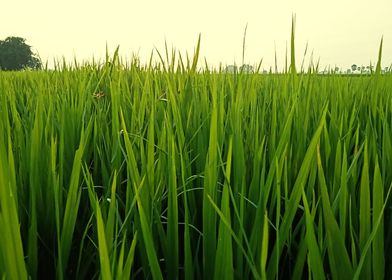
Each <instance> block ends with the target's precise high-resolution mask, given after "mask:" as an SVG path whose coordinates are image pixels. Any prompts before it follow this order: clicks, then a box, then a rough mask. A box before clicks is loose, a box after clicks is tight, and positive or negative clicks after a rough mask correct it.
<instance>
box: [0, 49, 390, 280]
mask: <svg viewBox="0 0 392 280" xmlns="http://www.w3.org/2000/svg"><path fill="white" fill-rule="evenodd" d="M167 60H168V61H167V62H166V61H162V63H160V64H159V65H155V64H154V65H153V64H151V65H150V66H147V67H145V66H142V65H140V64H139V63H138V61H137V60H134V61H133V62H132V63H130V64H129V65H128V66H123V65H121V64H120V63H119V59H118V57H117V56H116V55H114V57H112V58H108V59H107V61H106V63H103V64H100V65H99V64H90V65H82V66H77V65H74V66H73V67H70V66H67V65H63V66H61V67H59V68H58V69H56V70H54V71H53V70H44V71H24V72H0V131H1V134H0V236H1V239H0V277H1V278H2V279H27V278H28V277H31V278H32V279H44V278H45V277H46V279H53V278H55V277H56V278H58V279H98V278H101V279H112V278H113V279H134V278H137V279H162V278H165V279H177V278H179V279H233V278H234V279H303V278H314V279H359V278H360V279H371V278H373V279H383V278H384V277H385V278H389V277H392V267H391V266H390V265H389V266H388V265H386V264H388V263H391V262H392V256H391V255H390V254H389V252H390V251H391V250H392V202H391V199H390V196H389V193H390V189H391V186H392V171H391V170H392V75H381V74H380V72H379V67H378V68H377V69H376V72H375V73H373V74H372V75H367V76H340V75H337V74H333V73H331V74H330V75H318V74H317V71H316V69H314V68H312V67H310V68H309V69H308V70H307V71H304V72H301V73H297V72H296V71H295V68H294V67H290V71H287V73H284V74H267V75H260V74H251V73H234V74H229V73H224V72H222V71H220V72H219V71H210V70H208V69H204V70H202V71H198V70H197V69H198V68H197V67H196V61H197V55H196V56H195V59H194V60H193V61H192V60H191V61H185V62H184V63H182V62H183V60H181V59H180V60H177V59H175V58H173V59H171V58H168V59H167ZM177 62H179V63H177ZM292 62H293V58H292Z"/></svg>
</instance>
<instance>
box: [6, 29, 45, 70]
mask: <svg viewBox="0 0 392 280" xmlns="http://www.w3.org/2000/svg"><path fill="white" fill-rule="evenodd" d="M41 67H42V63H41V60H40V59H39V57H38V56H37V55H36V54H35V53H34V52H33V51H32V49H31V46H30V45H28V44H27V43H26V39H24V38H21V37H7V38H6V39H5V40H0V70H3V71H4V70H5V71H17V70H23V69H40V68H41Z"/></svg>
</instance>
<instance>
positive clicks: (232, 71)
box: [225, 65, 237, 74]
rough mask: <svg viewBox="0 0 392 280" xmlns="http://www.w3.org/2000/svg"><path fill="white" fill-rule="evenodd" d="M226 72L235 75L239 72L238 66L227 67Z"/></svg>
mask: <svg viewBox="0 0 392 280" xmlns="http://www.w3.org/2000/svg"><path fill="white" fill-rule="evenodd" d="M225 72H226V73H231V74H234V73H236V72H237V66H235V65H228V66H226V69H225Z"/></svg>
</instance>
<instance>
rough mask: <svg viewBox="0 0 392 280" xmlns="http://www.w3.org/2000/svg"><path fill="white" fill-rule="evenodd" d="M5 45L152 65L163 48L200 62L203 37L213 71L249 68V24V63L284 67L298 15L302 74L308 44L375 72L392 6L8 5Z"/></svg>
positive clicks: (384, 2)
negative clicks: (12, 40)
mask: <svg viewBox="0 0 392 280" xmlns="http://www.w3.org/2000/svg"><path fill="white" fill-rule="evenodd" d="M0 4H1V15H0V27H1V28H0V40H3V39H5V38H6V37H7V36H19V37H23V38H26V39H27V43H28V44H30V45H31V46H32V47H33V49H34V50H35V51H37V52H38V53H39V55H40V56H41V58H42V59H43V60H44V61H45V60H48V61H49V62H50V63H51V62H52V61H53V59H54V58H62V57H63V56H64V57H65V58H66V59H69V60H71V59H73V57H74V56H76V58H77V59H78V60H88V59H91V58H92V57H93V56H94V57H95V58H102V57H103V56H104V54H105V49H106V44H107V45H108V47H109V50H110V51H113V50H114V49H115V48H116V46H117V45H120V55H121V56H123V57H130V56H131V55H132V54H138V56H139V57H140V59H141V61H142V62H147V61H148V58H149V56H150V54H151V51H152V50H153V49H154V47H156V48H157V49H158V50H159V51H161V52H164V49H165V48H164V46H165V40H166V42H167V44H168V46H169V47H170V48H172V47H175V48H176V49H177V50H179V51H181V52H182V53H183V54H185V53H186V52H188V53H190V54H192V53H193V50H194V47H195V45H196V43H197V37H198V34H199V33H201V36H202V39H201V57H202V58H203V60H204V58H206V60H207V62H208V63H209V64H211V65H214V66H217V65H219V63H222V64H223V65H227V64H232V63H234V62H235V63H236V64H241V62H242V38H243V33H244V29H245V26H246V24H248V29H247V37H246V48H245V62H246V63H249V64H256V63H257V62H259V61H260V60H261V59H263V68H264V69H269V67H271V66H272V67H273V65H274V56H275V46H276V52H277V57H278V66H279V68H280V69H281V68H282V67H283V64H284V60H285V49H286V44H288V46H290V30H291V18H292V14H295V15H296V54H297V67H300V65H301V60H302V58H303V57H304V56H303V53H304V51H305V46H306V43H307V42H308V55H307V57H306V59H305V65H307V63H308V61H309V60H308V57H309V56H310V53H311V52H312V51H313V57H314V60H317V59H320V64H321V66H323V67H325V66H328V65H330V66H331V67H334V66H339V67H341V68H343V69H346V68H347V67H349V66H350V65H351V64H353V63H356V64H358V65H365V66H366V65H369V63H370V61H371V62H372V63H373V64H375V63H376V61H377V54H378V47H379V43H380V39H381V37H382V36H384V46H383V66H390V64H391V63H392V17H391V15H390V14H391V12H392V0H373V1H368V0H366V1H365V0H346V1H344V0H340V1H338V0H330V1H316V0H313V1H310V0H308V1H305V0H294V1H288V0H278V1H271V0H269V1H261V0H260V1H250V0H241V1H240V0H237V1H232V0H219V1H216V0H209V1H208V0H199V1H194V0H193V1H186V0H182V1H179V0H167V1H162V0H161V1H158V0H155V1H153V0H139V1H131V0H128V1H125V0H111V1H107V0H106V1H102V0H94V1H92V0H78V1H75V0H68V1H56V0H35V1H31V0H25V1H21V0H0Z"/></svg>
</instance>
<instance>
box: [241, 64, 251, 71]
mask: <svg viewBox="0 0 392 280" xmlns="http://www.w3.org/2000/svg"><path fill="white" fill-rule="evenodd" d="M240 72H244V73H253V66H251V65H249V64H243V65H241V67H240Z"/></svg>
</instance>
